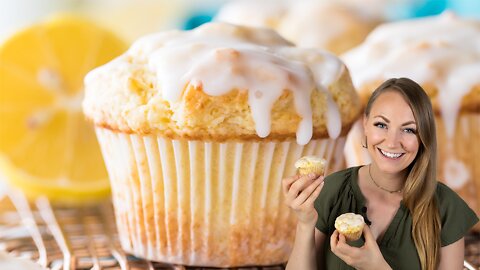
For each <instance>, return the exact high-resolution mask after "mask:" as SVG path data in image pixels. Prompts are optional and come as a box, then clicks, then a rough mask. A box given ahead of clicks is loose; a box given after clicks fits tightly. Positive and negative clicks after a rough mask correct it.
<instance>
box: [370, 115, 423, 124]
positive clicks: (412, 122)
mask: <svg viewBox="0 0 480 270" xmlns="http://www.w3.org/2000/svg"><path fill="white" fill-rule="evenodd" d="M375 117H379V118H382V119H383V120H384V121H385V122H387V123H390V120H388V118H386V117H385V116H383V115H375V116H374V118H375ZM410 124H414V125H416V124H417V123H416V122H415V121H408V122H405V123H403V124H402V126H407V125H410Z"/></svg>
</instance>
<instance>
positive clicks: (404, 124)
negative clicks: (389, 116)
mask: <svg viewBox="0 0 480 270" xmlns="http://www.w3.org/2000/svg"><path fill="white" fill-rule="evenodd" d="M410 124H414V125H416V124H417V123H415V121H408V122H405V123H403V124H402V126H407V125H410Z"/></svg>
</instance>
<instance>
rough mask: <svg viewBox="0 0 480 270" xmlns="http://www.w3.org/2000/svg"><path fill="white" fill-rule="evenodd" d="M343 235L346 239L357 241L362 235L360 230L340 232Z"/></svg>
mask: <svg viewBox="0 0 480 270" xmlns="http://www.w3.org/2000/svg"><path fill="white" fill-rule="evenodd" d="M340 233H341V234H343V235H344V236H345V239H347V241H357V240H358V239H360V236H362V231H355V232H340Z"/></svg>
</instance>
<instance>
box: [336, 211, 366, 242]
mask: <svg viewBox="0 0 480 270" xmlns="http://www.w3.org/2000/svg"><path fill="white" fill-rule="evenodd" d="M363 226H365V221H364V219H363V217H362V216H361V215H357V214H355V213H345V214H342V215H340V216H338V217H337V219H335V229H337V231H338V232H339V233H341V234H343V235H344V236H345V238H347V240H348V241H356V240H358V239H359V238H360V236H362V231H363Z"/></svg>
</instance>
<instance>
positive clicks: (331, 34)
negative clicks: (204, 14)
mask: <svg viewBox="0 0 480 270" xmlns="http://www.w3.org/2000/svg"><path fill="white" fill-rule="evenodd" d="M371 1H374V0H371ZM376 1H378V0H376ZM260 3H261V4H260ZM363 5H364V4H363ZM362 7H363V6H362ZM366 10H367V9H365V8H361V6H360V5H358V3H356V2H355V1H339V2H332V1H317V0H304V1H288V0H282V1H270V0H268V1H254V0H239V1H238V0H237V1H232V2H228V3H226V4H225V5H224V6H222V8H221V9H220V11H219V12H218V14H217V16H216V17H215V20H218V21H224V22H229V23H235V24H242V25H249V26H258V27H269V28H272V29H274V30H276V31H278V33H280V34H281V35H282V36H283V37H285V38H286V39H288V40H290V41H291V42H293V43H295V44H296V45H297V46H300V47H305V48H321V49H326V50H328V51H330V52H333V53H335V54H340V53H342V52H344V51H346V50H348V49H350V48H352V47H354V46H356V45H358V44H360V43H361V42H362V41H363V40H364V38H365V37H366V36H367V34H368V33H369V32H370V31H371V30H372V29H373V28H374V27H375V26H376V25H377V24H379V23H380V22H381V21H383V17H381V16H380V15H378V14H372V12H367V11H366Z"/></svg>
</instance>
